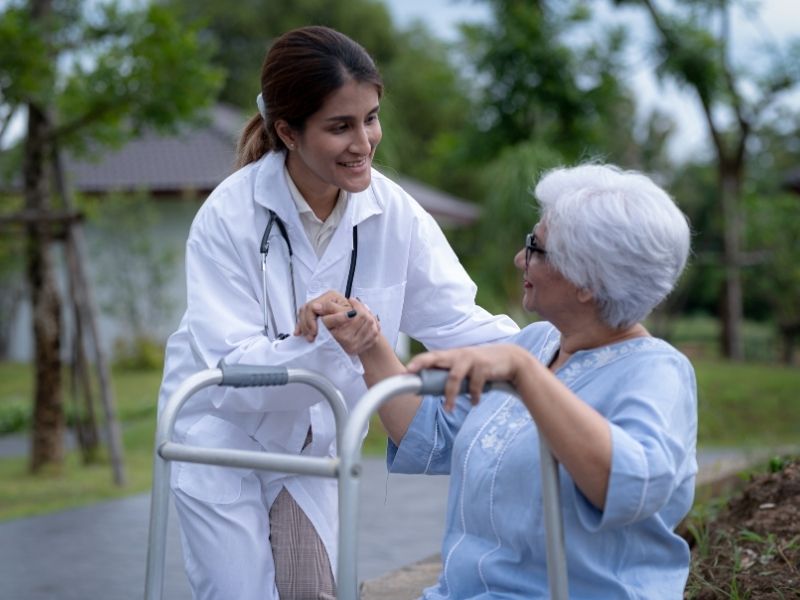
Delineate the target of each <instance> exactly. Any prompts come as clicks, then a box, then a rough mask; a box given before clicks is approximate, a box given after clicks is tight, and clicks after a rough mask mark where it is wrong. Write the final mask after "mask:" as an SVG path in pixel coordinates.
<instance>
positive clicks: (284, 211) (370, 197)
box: [253, 152, 383, 228]
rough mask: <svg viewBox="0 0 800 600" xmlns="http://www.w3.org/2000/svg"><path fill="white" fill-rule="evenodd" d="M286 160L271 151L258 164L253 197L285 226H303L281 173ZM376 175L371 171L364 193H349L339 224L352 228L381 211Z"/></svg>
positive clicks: (278, 153)
mask: <svg viewBox="0 0 800 600" xmlns="http://www.w3.org/2000/svg"><path fill="white" fill-rule="evenodd" d="M285 161H286V153H285V152H270V153H268V154H266V155H265V156H264V157H263V158H261V159H260V160H259V161H258V163H259V164H258V166H257V169H258V172H257V174H256V178H255V189H254V190H253V197H254V199H255V201H256V202H257V203H258V204H260V205H261V206H264V207H266V208H269V209H271V210H273V211H275V214H276V215H278V216H279V217H280V218H281V219H282V220H283V221H284V222H285V223H292V224H295V225H297V226H300V227H302V224H301V223H300V220H299V216H298V214H297V209H296V207H295V205H294V201H293V200H292V196H291V192H289V186H288V184H287V183H286V178H285V175H284V173H283V164H284V162H285ZM376 173H377V171H375V170H374V169H373V182H372V183H370V186H369V187H368V188H367V189H366V190H364V191H363V192H358V193H355V194H350V200H349V201H348V203H347V205H348V206H347V211H346V212H345V214H344V216H343V217H342V222H343V223H349V225H350V227H351V228H352V227H353V225H358V224H359V223H361V222H362V221H365V220H366V219H368V218H369V217H371V216H373V215H377V214H380V213H382V212H383V201H382V200H381V199H380V198H378V195H377V194H376V192H375V185H374V175H375V174H376Z"/></svg>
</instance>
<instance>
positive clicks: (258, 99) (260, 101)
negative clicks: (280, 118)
mask: <svg viewBox="0 0 800 600" xmlns="http://www.w3.org/2000/svg"><path fill="white" fill-rule="evenodd" d="M256 104H257V105H258V112H259V113H261V118H262V119H264V121H266V120H267V105H266V104H265V103H264V98H263V96H262V95H261V94H259V95H258V96H256Z"/></svg>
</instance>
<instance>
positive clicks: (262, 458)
mask: <svg viewBox="0 0 800 600" xmlns="http://www.w3.org/2000/svg"><path fill="white" fill-rule="evenodd" d="M446 379H447V372H446V371H436V370H430V371H423V372H422V373H420V374H419V375H398V376H395V377H391V378H388V379H386V380H384V381H382V382H381V383H379V384H377V385H375V386H374V387H373V388H371V389H370V390H369V391H368V392H367V393H366V394H365V395H364V396H363V397H362V398H361V400H360V401H359V402H358V403H357V404H356V406H355V407H354V409H353V411H352V413H351V414H350V417H349V418H347V407H346V405H345V403H344V399H343V398H342V395H341V393H340V392H339V391H338V390H337V389H336V388H335V387H334V386H333V385H332V384H331V383H330V382H329V381H328V380H327V379H325V378H324V377H323V376H321V375H319V374H317V373H314V372H313V371H307V370H304V369H285V368H275V367H257V366H244V365H242V366H229V367H225V366H223V367H222V368H221V369H209V370H206V371H202V372H200V373H197V374H195V375H193V376H192V377H189V378H188V379H187V380H186V381H184V382H183V384H181V386H180V387H179V388H178V389H177V390H176V391H175V393H173V395H172V397H171V398H170V399H169V401H168V402H167V405H166V406H165V407H164V410H163V412H162V413H161V417H160V418H159V423H158V428H157V431H156V442H155V448H156V451H155V459H154V465H153V491H152V500H151V508H150V529H149V545H148V551H147V575H146V581H145V599H146V600H160V599H161V597H162V594H163V582H164V559H165V552H166V534H167V516H168V508H169V477H170V465H169V462H170V461H172V460H180V461H189V462H200V463H205V464H216V465H225V466H232V467H247V468H255V469H267V470H273V471H280V472H285V473H302V474H307V475H317V476H322V477H335V478H337V479H338V482H339V552H338V554H339V557H338V566H337V577H336V580H337V598H339V599H340V600H357V598H358V569H357V564H356V560H357V556H358V553H357V550H358V535H357V533H358V532H357V523H358V504H359V483H360V477H361V471H362V467H361V441H362V435H363V432H364V431H365V428H366V427H367V425H368V423H369V420H370V416H371V415H372V414H373V413H374V412H375V411H377V410H378V408H379V407H380V406H382V405H383V404H384V403H386V402H387V401H389V400H390V399H391V398H393V397H394V396H396V395H398V394H404V393H413V394H433V395H440V394H442V393H443V392H444V384H445V382H446ZM287 383H305V384H307V385H311V386H313V387H315V388H316V389H318V390H319V391H320V392H321V393H322V394H323V396H324V397H325V399H326V400H327V401H328V402H329V403H330V405H331V408H332V410H333V414H334V420H335V422H336V441H337V447H338V449H339V457H338V458H319V457H300V456H295V455H286V454H278V453H268V452H248V451H243V450H232V449H217V448H197V447H191V446H186V445H184V444H177V443H174V442H171V441H170V438H171V435H172V430H173V428H174V425H175V421H176V418H177V414H178V411H179V410H180V408H181V407H182V406H183V404H184V403H185V402H186V401H187V400H188V399H189V397H191V395H192V394H194V393H196V392H197V391H199V390H201V389H203V388H206V387H209V386H212V385H222V386H233V387H247V386H277V385H286V384H287ZM489 389H495V390H502V391H508V392H510V393H514V394H516V391H515V390H514V388H513V387H511V386H510V385H508V384H505V383H490V384H487V386H486V388H485V390H487V391H488V390H489ZM466 391H467V383H466V382H465V383H464V385H463V387H462V392H466ZM345 419H346V424H345ZM540 440H541V437H540ZM540 453H541V461H540V462H541V471H542V473H541V477H542V496H543V507H544V517H545V533H546V546H547V574H548V582H549V586H550V597H551V598H552V599H558V600H567V599H568V597H569V596H568V593H567V570H566V553H565V549H564V531H563V521H562V516H561V505H560V501H559V487H558V485H559V484H558V464H557V463H556V461H555V459H554V458H553V455H552V453H551V452H550V450H549V448H548V447H547V445H546V443H545V442H544V441H543V440H541V441H540Z"/></svg>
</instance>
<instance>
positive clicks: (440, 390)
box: [417, 369, 494, 396]
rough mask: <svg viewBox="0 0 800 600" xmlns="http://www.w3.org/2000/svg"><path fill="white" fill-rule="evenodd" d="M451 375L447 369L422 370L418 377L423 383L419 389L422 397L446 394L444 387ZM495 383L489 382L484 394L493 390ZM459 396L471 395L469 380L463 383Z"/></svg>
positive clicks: (485, 386)
mask: <svg viewBox="0 0 800 600" xmlns="http://www.w3.org/2000/svg"><path fill="white" fill-rule="evenodd" d="M449 374H450V371H448V370H447V369H422V371H420V372H419V373H417V375H418V376H419V379H420V381H421V385H420V388H419V394H420V395H430V396H441V395H442V394H444V386H445V384H446V383H447V376H448V375H449ZM493 383H494V382H492V381H487V382H486V383H485V384H484V386H483V390H482V391H484V392H488V391H489V390H491V389H492V384H493ZM458 393H459V394H468V393H469V379H464V380H463V381H462V382H461V387H460V388H459V390H458Z"/></svg>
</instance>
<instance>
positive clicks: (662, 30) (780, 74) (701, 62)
mask: <svg viewBox="0 0 800 600" xmlns="http://www.w3.org/2000/svg"><path fill="white" fill-rule="evenodd" d="M617 3H618V4H635V5H639V6H641V7H642V8H643V9H644V10H645V11H646V13H647V14H648V15H649V17H650V21H651V22H652V24H653V29H654V32H655V40H654V43H653V54H654V55H655V56H656V57H657V60H658V67H657V72H658V74H659V75H660V76H662V77H665V78H671V79H673V80H674V81H677V82H678V83H679V84H681V85H683V86H685V87H686V88H687V89H689V90H691V91H692V92H694V94H695V95H696V97H697V99H698V101H699V103H700V106H701V108H702V111H703V114H704V115H705V120H706V125H707V129H708V135H709V139H710V142H711V145H712V148H713V152H714V159H715V166H716V170H717V206H718V209H719V211H720V215H721V223H722V229H721V231H722V264H723V267H724V271H725V276H724V286H723V289H722V298H723V302H722V303H721V304H722V306H723V310H722V316H723V328H722V331H723V336H722V337H723V339H722V340H721V342H722V344H721V345H722V348H723V351H724V353H725V355H726V356H728V357H729V358H732V359H737V360H738V359H741V358H743V343H742V333H741V323H742V320H743V300H742V298H743V289H742V267H743V266H744V265H745V264H747V263H748V262H749V261H750V258H749V257H748V256H747V253H746V252H745V248H744V241H745V235H746V232H745V219H744V216H745V215H744V208H743V197H744V194H745V185H746V178H747V176H748V173H747V166H748V162H749V160H750V159H751V158H752V155H751V148H752V147H753V146H754V144H756V143H757V139H758V137H759V132H760V130H761V129H762V128H763V127H764V125H765V124H766V123H768V122H769V121H770V116H771V114H772V113H771V110H772V109H773V107H774V106H775V104H776V103H777V102H778V101H779V100H780V99H781V98H782V97H784V96H785V95H787V94H788V93H790V92H792V91H793V90H796V89H797V87H798V84H800V42H798V40H795V41H793V42H792V43H790V44H789V45H787V47H785V48H779V47H777V46H774V45H773V46H770V47H768V48H766V49H765V50H763V52H762V53H761V54H760V55H759V56H758V58H757V59H753V58H750V59H749V60H748V61H747V63H746V64H737V63H736V62H735V61H734V60H733V59H732V57H731V49H732V48H733V46H734V44H735V42H734V40H733V38H732V34H731V27H730V18H731V17H730V13H731V10H732V8H733V7H734V5H736V4H744V3H740V2H736V1H735V0H695V1H693V2H686V3H671V4H669V8H665V6H662V5H661V4H659V3H657V2H655V1H654V0H617ZM745 8H747V7H745Z"/></svg>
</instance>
